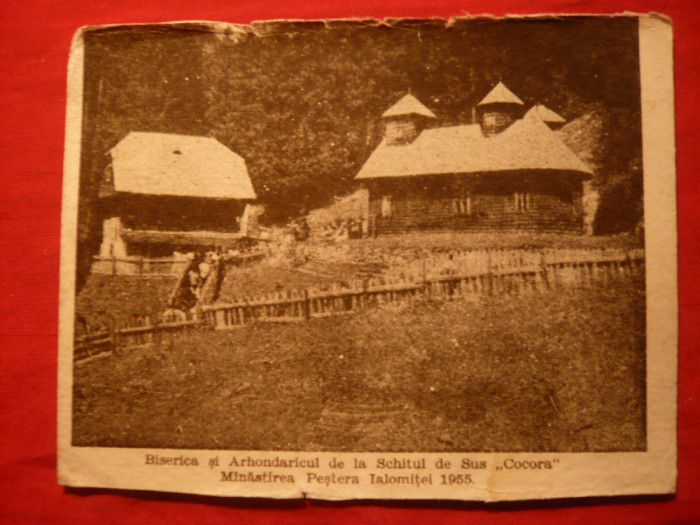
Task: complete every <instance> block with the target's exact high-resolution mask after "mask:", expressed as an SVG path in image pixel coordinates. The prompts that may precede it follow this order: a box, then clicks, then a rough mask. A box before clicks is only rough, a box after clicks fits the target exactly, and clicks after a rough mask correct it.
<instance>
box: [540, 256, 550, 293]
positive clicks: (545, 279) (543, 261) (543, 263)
mask: <svg viewBox="0 0 700 525" xmlns="http://www.w3.org/2000/svg"><path fill="white" fill-rule="evenodd" d="M540 275H541V279H540V280H541V282H542V284H543V285H544V288H549V275H548V274H547V255H546V252H545V251H544V249H542V250H541V251H540Z"/></svg>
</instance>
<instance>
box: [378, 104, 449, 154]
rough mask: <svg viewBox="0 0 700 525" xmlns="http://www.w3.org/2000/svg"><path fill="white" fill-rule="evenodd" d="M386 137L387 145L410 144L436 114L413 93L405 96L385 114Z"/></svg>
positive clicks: (383, 115) (383, 116)
mask: <svg viewBox="0 0 700 525" xmlns="http://www.w3.org/2000/svg"><path fill="white" fill-rule="evenodd" d="M382 118H383V119H384V137H385V139H386V143H387V145H390V146H399V145H403V144H410V143H411V142H413V141H414V140H416V137H418V135H420V132H421V131H423V129H425V127H426V126H428V124H429V123H430V121H431V120H434V119H436V118H437V117H435V114H434V113H433V112H432V111H430V110H429V109H428V108H427V107H425V106H424V105H423V104H422V103H421V102H420V101H419V100H418V99H417V98H416V97H414V96H413V95H412V94H411V93H407V94H406V95H404V96H403V97H402V98H401V99H400V100H399V101H398V102H397V103H396V104H394V105H393V106H391V107H390V108H389V109H387V110H386V111H385V112H384V113H383V114H382Z"/></svg>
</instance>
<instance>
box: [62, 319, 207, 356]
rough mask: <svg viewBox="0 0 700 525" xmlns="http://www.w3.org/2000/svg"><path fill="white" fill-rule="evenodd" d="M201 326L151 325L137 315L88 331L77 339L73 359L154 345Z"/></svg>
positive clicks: (179, 323) (185, 323) (186, 322)
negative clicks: (169, 335)
mask: <svg viewBox="0 0 700 525" xmlns="http://www.w3.org/2000/svg"><path fill="white" fill-rule="evenodd" d="M201 325H202V322H201V321H200V320H198V319H194V320H177V321H164V322H152V321H151V318H150V317H149V316H139V317H136V318H133V319H130V320H127V321H121V322H117V323H115V324H114V325H113V326H110V327H109V328H101V329H99V330H97V331H88V332H87V333H86V334H84V335H80V336H77V337H76V338H75V343H74V345H73V360H74V361H75V362H76V363H82V362H85V361H88V360H92V359H95V358H98V357H106V356H108V355H111V354H112V353H113V352H114V351H115V350H117V349H120V348H135V347H144V346H152V345H157V344H160V343H162V342H164V340H165V339H166V337H168V334H172V333H174V332H183V331H186V330H189V329H192V328H195V327H199V326H201Z"/></svg>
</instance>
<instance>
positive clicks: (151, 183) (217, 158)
mask: <svg viewBox="0 0 700 525" xmlns="http://www.w3.org/2000/svg"><path fill="white" fill-rule="evenodd" d="M110 154H111V156H112V173H113V175H114V181H113V184H114V190H115V191H117V192H126V193H139V194H145V195H173V196H178V197H206V198H217V199H255V191H254V190H253V185H252V184H251V181H250V177H249V176H248V170H247V169H246V166H245V161H244V160H243V158H242V157H241V156H240V155H237V154H236V153H234V152H233V151H231V150H230V149H228V148H227V147H226V146H224V145H223V144H221V143H220V142H219V141H218V140H216V139H214V138H211V137H198V136H191V135H175V134H170V133H150V132H141V131H132V132H131V133H129V134H128V135H127V136H126V137H125V138H123V139H122V140H121V141H120V142H119V144H117V145H116V146H115V147H114V148H112V149H111V150H110Z"/></svg>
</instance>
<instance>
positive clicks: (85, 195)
mask: <svg viewBox="0 0 700 525" xmlns="http://www.w3.org/2000/svg"><path fill="white" fill-rule="evenodd" d="M637 54H638V48H637V22H636V20H635V19H634V18H612V19H594V18H584V17H581V18H575V19H565V20H559V21H556V22H553V21H547V20H542V19H528V20H508V21H492V20H486V19H481V20H473V21H463V22H459V23H456V24H454V25H452V26H451V27H450V28H449V29H445V27H444V24H443V23H442V22H440V21H433V22H426V23H422V24H418V23H412V22H407V23H404V24H398V25H396V26H393V27H387V26H385V25H379V24H373V25H360V24H349V23H336V24H330V25H324V24H321V23H316V24H308V25H295V26H281V27H280V26H266V27H263V28H262V29H260V30H259V31H257V32H252V31H250V30H246V29H240V30H239V29H231V30H230V31H228V32H215V31H212V30H211V29H209V28H206V27H201V26H199V27H198V26H196V25H190V26H184V27H183V28H182V29H181V30H179V31H174V30H172V29H163V28H159V27H154V26H142V27H138V28H136V27H130V28H117V29H114V28H112V29H109V28H108V29H101V30H95V31H93V32H90V33H88V34H87V36H86V46H85V71H86V75H85V102H84V126H83V127H84V139H83V157H82V174H81V185H82V191H81V208H80V219H79V221H80V240H81V246H83V247H84V249H85V250H87V251H88V252H93V253H94V251H95V245H96V242H97V239H98V238H99V234H100V225H99V224H98V221H97V220H96V219H95V217H94V208H95V207H94V203H95V199H96V195H97V186H98V183H99V180H100V178H101V177H102V174H103V172H104V169H105V165H106V163H107V161H108V158H107V155H106V153H107V152H108V150H109V149H110V148H111V147H113V146H114V145H116V143H117V142H118V141H119V140H121V139H122V138H123V137H124V136H125V135H126V134H127V133H128V132H129V131H136V130H139V131H159V132H170V133H186V134H196V135H208V136H213V137H216V138H217V139H218V140H219V141H221V142H222V143H223V144H225V145H226V146H228V147H230V148H231V149H232V150H233V151H235V152H237V153H238V154H240V155H242V156H243V157H244V158H245V159H246V162H247V165H248V169H249V172H250V175H251V178H252V180H253V184H254V186H255V189H256V192H257V193H258V196H259V197H260V200H261V201H262V202H263V203H264V204H266V205H267V207H268V210H269V212H268V213H267V217H268V220H285V219H286V218H287V217H290V216H294V215H296V214H298V213H300V212H301V211H302V210H304V209H310V208H313V207H315V206H319V205H323V204H325V203H326V202H328V201H329V200H330V199H331V198H332V196H334V195H339V194H342V193H345V192H347V191H350V190H351V189H353V188H354V187H355V183H354V181H353V178H354V176H355V175H356V173H357V171H358V170H359V168H360V167H361V166H362V164H363V162H364V161H365V160H366V159H367V157H368V156H369V154H370V153H371V151H372V149H373V148H374V147H375V146H376V144H377V143H378V141H379V140H380V138H381V130H382V127H381V118H380V116H381V114H382V112H383V111H384V110H385V109H387V108H388V107H389V106H390V105H392V104H393V103H394V102H395V101H397V100H398V99H399V98H400V97H401V96H403V94H405V93H406V92H407V91H408V90H409V89H410V90H411V92H412V93H413V94H414V95H416V96H417V97H418V98H419V99H420V100H421V101H423V103H424V104H426V105H427V106H428V107H430V108H431V109H432V110H433V111H434V112H435V113H436V115H437V116H438V117H439V119H440V121H441V123H442V124H447V125H449V124H460V123H469V122H471V118H472V108H473V106H474V105H475V104H476V103H477V102H478V101H479V100H480V99H481V98H482V97H483V96H484V95H485V94H486V93H487V92H488V91H489V89H490V88H491V87H492V86H493V85H494V84H495V83H496V82H498V80H503V81H504V82H505V83H506V85H508V86H509V87H510V88H511V89H512V90H513V91H514V92H515V93H516V94H517V95H518V96H519V97H520V98H521V99H523V101H525V102H526V104H528V105H530V104H534V103H535V102H540V103H544V104H546V105H547V106H548V107H550V108H551V109H553V110H555V111H557V112H559V113H560V114H562V115H563V116H564V117H565V118H567V119H574V118H576V117H579V116H580V115H582V114H584V113H586V112H587V111H590V110H591V108H593V107H595V108H596V110H597V111H598V113H599V116H600V119H601V121H602V123H603V133H602V142H601V144H600V147H599V148H598V152H597V153H598V155H597V158H598V159H599V164H600V166H599V169H598V170H597V173H596V178H595V180H594V182H595V184H596V185H597V186H598V187H599V188H600V189H601V193H602V195H603V203H602V205H601V212H600V213H601V216H600V217H599V219H600V220H598V221H597V224H598V226H597V227H598V230H599V231H600V232H604V233H610V232H615V231H620V230H627V229H629V228H630V227H633V226H634V225H635V224H636V223H637V222H638V220H639V218H640V217H641V180H642V177H641V161H640V158H641V153H640V150H641V130H640V125H641V124H640V120H641V118H640V107H639V104H640V102H639V68H638V56H637Z"/></svg>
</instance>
